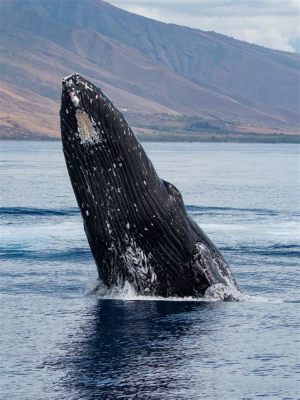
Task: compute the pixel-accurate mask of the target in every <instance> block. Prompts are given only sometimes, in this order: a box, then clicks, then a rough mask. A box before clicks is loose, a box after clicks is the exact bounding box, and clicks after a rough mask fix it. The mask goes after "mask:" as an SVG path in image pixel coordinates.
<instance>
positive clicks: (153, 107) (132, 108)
mask: <svg viewBox="0 0 300 400" xmlns="http://www.w3.org/2000/svg"><path fill="white" fill-rule="evenodd" d="M0 16H1V17H0V18H1V21H0V22H1V24H0V37H1V42H0V46H1V47H0V48H1V62H0V72H1V75H0V106H1V110H0V115H1V122H0V135H1V137H10V138H11V137H19V138H32V137H35V138H36V137H52V136H59V132H60V131H59V118H58V111H59V103H60V92H61V79H62V78H63V77H64V76H66V75H69V74H70V73H73V72H78V73H80V74H82V75H84V76H85V77H87V78H88V79H89V80H91V81H93V82H94V83H96V84H98V85H99V86H101V88H102V89H103V91H104V92H105V93H106V94H107V95H108V96H109V97H110V98H111V99H112V100H113V102H114V103H115V105H116V106H117V107H119V108H120V109H121V110H122V111H123V112H124V114H125V116H126V118H127V119H128V120H129V122H130V123H131V124H132V125H133V126H134V127H135V130H136V131H137V133H139V134H141V135H144V136H147V137H149V138H157V137H159V138H161V137H162V138H165V139H177V138H179V139H180V138H188V139H191V140H193V139H194V140H198V139H203V140H206V139H211V138H215V139H221V140H227V139H230V138H239V139H241V140H243V139H244V138H245V139H247V138H248V139H249V138H250V139H251V138H256V139H258V140H259V139H260V138H261V137H266V136H268V135H270V137H272V138H274V137H278V136H282V135H290V137H294V136H295V135H298V134H299V133H300V87H299V85H300V55H299V54H293V53H287V52H282V51H276V50H271V49H267V48H264V47H260V46H257V45H253V44H249V43H246V42H242V41H239V40H235V39H233V38H229V37H226V36H224V35H220V34H217V33H214V32H204V31H201V30H197V29H191V28H186V27H183V26H178V25H174V24H165V23H162V22H158V21H155V20H152V19H148V18H145V17H141V16H139V15H135V14H132V13H129V12H126V11H124V10H121V9H119V8H116V7H114V6H112V5H110V4H108V3H106V2H103V1H101V0H64V1H61V0H51V1H50V0H1V3H0ZM260 135H261V136H260Z"/></svg>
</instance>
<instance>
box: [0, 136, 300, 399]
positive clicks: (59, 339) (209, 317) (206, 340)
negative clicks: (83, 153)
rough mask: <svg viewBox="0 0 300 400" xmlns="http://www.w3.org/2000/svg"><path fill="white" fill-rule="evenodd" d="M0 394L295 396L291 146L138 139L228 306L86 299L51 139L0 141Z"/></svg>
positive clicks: (78, 227) (83, 270) (298, 302)
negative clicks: (222, 277) (207, 240)
mask: <svg viewBox="0 0 300 400" xmlns="http://www.w3.org/2000/svg"><path fill="white" fill-rule="evenodd" d="M0 145H1V182H0V185H1V208H0V218H1V219H0V223H1V232H0V234H1V240H0V262H1V271H0V272H1V277H0V299H1V309H0V314H1V325H0V333H1V346H0V360H1V365H0V398H1V399H3V400H7V399H22V400H37V399H57V400H58V399H74V400H75V399H87V400H89V399H202V398H205V399H256V398H268V399H299V398H300V361H299V360H300V356H299V349H300V335H299V333H300V329H299V325H300V323H299V316H300V313H299V309H300V293H299V288H300V279H299V254H300V237H299V236H300V235H299V216H300V212H299V204H300V185H299V179H300V158H299V151H300V148H299V146H298V145H295V144H274V145H273V144H232V143H227V144H221V143H218V144H217V143H215V144H212V143H207V144H202V143H197V144H195V143H193V144H189V143H185V144H182V143H146V144H144V147H145V149H146V151H147V152H148V154H149V156H150V158H151V159H152V161H153V162H154V165H155V166H156V168H157V170H158V172H159V173H160V175H161V177H163V178H164V179H166V180H168V181H170V182H172V183H174V184H175V185H176V186H177V187H178V188H179V189H180V190H181V192H182V194H183V198H184V200H185V203H186V204H187V205H188V210H189V212H190V213H191V214H192V215H193V217H194V218H195V219H196V221H197V222H198V223H199V224H200V225H201V227H202V228H203V229H204V230H205V232H206V233H207V234H208V235H209V236H210V237H211V239H212V240H213V241H214V242H215V243H216V244H217V245H218V246H219V248H220V249H221V250H222V252H223V254H224V255H225V257H226V258H227V260H228V261H229V262H230V264H231V266H232V269H233V271H234V273H235V275H236V278H237V280H238V282H239V284H240V287H241V290H242V291H243V293H244V294H245V296H244V300H243V301H240V302H232V303H222V302H208V301H206V302H203V301H202V302H201V301H175V300H174V299H173V300H172V301H159V300H157V299H150V300H144V299H140V298H139V297H138V296H135V295H134V294H133V293H132V292H130V291H126V290H124V291H123V292H119V293H111V294H109V295H108V294H104V295H103V294H99V293H98V294H91V290H92V289H93V288H94V287H95V283H96V267H95V265H94V263H93V259H92V257H91V254H90V251H89V247H88V244H87V241H86V238H85V234H84V231H83V227H82V222H81V217H80V215H79V212H78V210H77V207H76V203H75V199H74V195H73V192H72V189H71V185H70V182H69V178H68V176H67V170H66V167H65V165H64V160H63V155H62V151H61V144H60V143H59V142H17V141H16V142H13V141H7V142H0Z"/></svg>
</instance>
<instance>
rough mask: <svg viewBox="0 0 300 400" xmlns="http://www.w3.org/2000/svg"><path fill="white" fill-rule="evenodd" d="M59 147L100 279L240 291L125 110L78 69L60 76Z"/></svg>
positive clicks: (179, 291) (182, 290)
mask: <svg viewBox="0 0 300 400" xmlns="http://www.w3.org/2000/svg"><path fill="white" fill-rule="evenodd" d="M60 119H61V135H62V143H63V152H64V156H65V160H66V165H67V169H68V172H69V176H70V180H71V183H72V186H73V190H74V193H75V197H76V199H77V203H78V206H79V208H80V211H81V215H82V218H83V223H84V229H85V232H86V236H87V239H88V242H89V245H90V248H91V251H92V254H93V257H94V259H95V262H96V265H97V270H98V275H99V280H100V281H101V283H102V284H103V285H105V286H106V287H107V288H112V287H115V286H118V287H123V286H124V285H125V284H127V283H129V284H130V285H131V286H132V287H133V288H134V289H135V291H136V292H137V293H139V294H143V295H154V296H162V297H170V296H172V297H174V296H175V297H187V296H189V297H196V298H198V297H202V296H204V295H205V294H207V293H212V292H213V291H214V290H215V291H216V292H218V293H219V296H220V298H222V299H224V300H230V299H233V298H235V294H234V293H238V286H237V283H236V280H235V278H234V276H233V274H232V272H231V270H230V267H229V265H228V263H227V262H226V261H225V259H224V258H223V256H222V254H221V253H220V251H219V250H218V249H217V247H216V246H215V245H214V244H213V243H212V242H211V240H210V239H209V238H208V237H207V236H206V235H205V233H204V232H203V231H202V230H201V228H200V227H199V226H198V224H197V223H196V222H195V221H193V219H192V218H191V217H190V216H189V215H188V214H187V211H186V209H185V206H184V202H183V199H182V196H181V194H180V192H179V190H178V189H177V188H176V187H175V186H174V185H172V184H171V183H169V182H166V181H165V180H163V179H161V178H160V177H159V176H158V175H157V173H156V171H155V168H154V166H153V164H152V162H151V161H150V160H149V158H148V157H147V155H146V153H145V151H144V149H143V147H142V145H141V144H140V143H139V141H138V140H137V138H136V137H135V135H134V133H133V131H132V130H131V128H130V127H129V125H128V123H127V122H126V120H125V118H124V116H123V115H122V114H121V112H120V111H118V110H117V109H116V107H115V106H114V105H113V104H112V102H111V101H110V100H109V99H108V98H107V97H106V96H105V95H104V93H103V92H102V91H101V89H99V88H98V87H96V86H95V85H94V84H92V83H91V82H89V81H88V80H86V79H85V78H83V77H82V76H80V75H78V74H73V75H71V76H69V77H66V78H64V79H63V82H62V99H61V110H60Z"/></svg>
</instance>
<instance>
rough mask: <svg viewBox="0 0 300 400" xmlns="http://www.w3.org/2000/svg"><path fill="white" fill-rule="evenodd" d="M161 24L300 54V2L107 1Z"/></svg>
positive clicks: (223, 0)
mask: <svg viewBox="0 0 300 400" xmlns="http://www.w3.org/2000/svg"><path fill="white" fill-rule="evenodd" d="M106 1H107V2H109V3H111V4H114V5H115V6H118V7H121V8H124V9H126V10H128V11H131V12H134V13H136V14H141V15H144V16H146V17H149V18H154V19H157V20H160V21H164V22H173V23H175V24H179V25H185V26H190V27H193V28H199V29H203V30H208V31H209V30H213V31H215V32H219V33H223V34H225V35H228V36H233V37H234V38H237V39H241V40H245V41H247V42H253V43H257V44H260V45H262V46H266V47H271V48H274V49H280V50H287V51H295V50H297V51H298V52H300V0H106Z"/></svg>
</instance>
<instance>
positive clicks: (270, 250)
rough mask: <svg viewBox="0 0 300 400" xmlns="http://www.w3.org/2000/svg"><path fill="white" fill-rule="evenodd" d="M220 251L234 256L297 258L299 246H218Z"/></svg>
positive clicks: (277, 244) (279, 244) (299, 251)
mask: <svg viewBox="0 0 300 400" xmlns="http://www.w3.org/2000/svg"><path fill="white" fill-rule="evenodd" d="M220 250H221V251H224V252H230V253H235V254H253V255H259V256H273V257H274V256H277V257H299V256H300V246H299V245H297V244H281V243H276V244H273V245H270V246H255V247H254V246H245V245H238V246H220Z"/></svg>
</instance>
